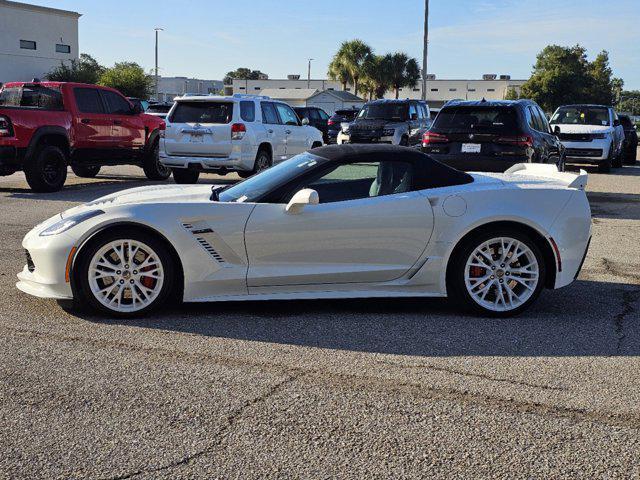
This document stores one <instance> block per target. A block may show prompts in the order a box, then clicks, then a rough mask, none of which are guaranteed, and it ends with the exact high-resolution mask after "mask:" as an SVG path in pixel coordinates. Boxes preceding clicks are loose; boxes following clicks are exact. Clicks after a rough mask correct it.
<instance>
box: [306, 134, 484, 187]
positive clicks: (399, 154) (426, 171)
mask: <svg viewBox="0 0 640 480" xmlns="http://www.w3.org/2000/svg"><path fill="white" fill-rule="evenodd" d="M310 153H312V154H313V155H317V156H318V157H322V158H326V159H327V160H329V161H335V162H357V161H363V162H366V161H372V162H380V161H403V160H404V161H409V162H412V163H413V164H415V165H416V167H417V170H418V172H419V175H418V177H419V178H416V179H415V181H414V183H415V184H416V185H415V186H416V187H417V188H418V189H426V188H438V187H449V186H452V185H464V184H466V183H471V182H473V177H472V176H471V175H469V174H467V173H465V172H461V171H460V170H456V169H455V168H451V167H449V166H447V165H444V164H443V163H440V162H438V161H437V160H434V159H433V158H431V157H430V156H429V155H426V154H424V153H422V152H420V151H418V150H416V149H414V148H409V147H399V146H396V145H384V144H382V145H371V144H351V145H327V146H325V147H319V148H314V149H313V150H312V151H311V152H310Z"/></svg>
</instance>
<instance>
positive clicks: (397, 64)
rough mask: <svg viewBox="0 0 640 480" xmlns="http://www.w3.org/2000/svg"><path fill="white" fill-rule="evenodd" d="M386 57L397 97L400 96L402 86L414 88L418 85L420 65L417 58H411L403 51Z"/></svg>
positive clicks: (392, 85)
mask: <svg viewBox="0 0 640 480" xmlns="http://www.w3.org/2000/svg"><path fill="white" fill-rule="evenodd" d="M385 59H386V60H385V63H387V64H388V66H387V68H388V69H389V71H390V74H391V82H390V84H391V88H393V90H394V91H395V94H396V98H398V97H399V96H400V89H401V88H404V87H411V88H413V87H415V86H416V84H417V83H418V80H420V66H419V65H418V61H417V60H416V59H415V58H411V57H409V55H407V54H406V53H402V52H396V53H390V54H387V55H385Z"/></svg>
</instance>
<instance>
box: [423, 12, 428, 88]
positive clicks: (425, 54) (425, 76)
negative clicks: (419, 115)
mask: <svg viewBox="0 0 640 480" xmlns="http://www.w3.org/2000/svg"><path fill="white" fill-rule="evenodd" d="M428 45H429V0H424V45H423V46H422V100H426V99H427V47H428Z"/></svg>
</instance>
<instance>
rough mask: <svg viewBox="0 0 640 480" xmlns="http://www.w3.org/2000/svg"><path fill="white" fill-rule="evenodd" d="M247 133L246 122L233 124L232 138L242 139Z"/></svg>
mask: <svg viewBox="0 0 640 480" xmlns="http://www.w3.org/2000/svg"><path fill="white" fill-rule="evenodd" d="M245 133H247V127H246V126H245V125H244V123H234V124H233V125H231V140H242V139H243V138H244V134H245Z"/></svg>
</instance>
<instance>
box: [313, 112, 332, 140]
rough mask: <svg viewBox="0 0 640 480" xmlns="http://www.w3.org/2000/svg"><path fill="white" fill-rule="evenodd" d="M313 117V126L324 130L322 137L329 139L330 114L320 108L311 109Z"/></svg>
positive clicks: (321, 130)
mask: <svg viewBox="0 0 640 480" xmlns="http://www.w3.org/2000/svg"><path fill="white" fill-rule="evenodd" d="M311 118H312V120H313V126H314V127H316V128H317V129H318V130H320V132H322V138H323V140H324V141H325V142H326V141H327V132H328V121H329V115H327V114H326V112H325V111H324V110H322V109H320V108H312V109H311Z"/></svg>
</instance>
